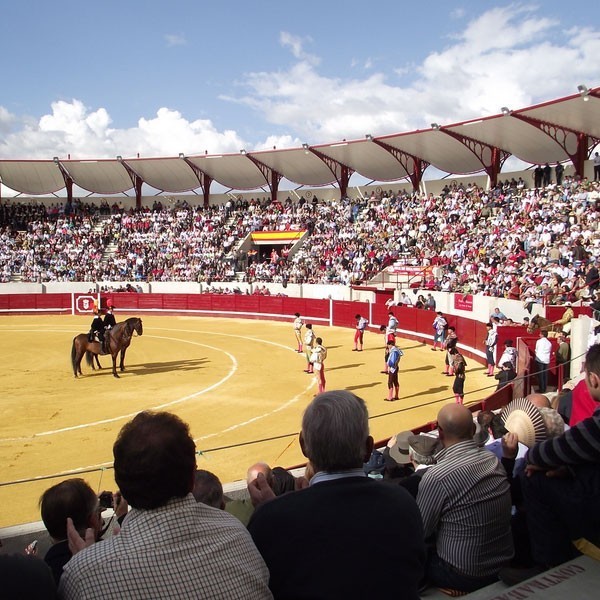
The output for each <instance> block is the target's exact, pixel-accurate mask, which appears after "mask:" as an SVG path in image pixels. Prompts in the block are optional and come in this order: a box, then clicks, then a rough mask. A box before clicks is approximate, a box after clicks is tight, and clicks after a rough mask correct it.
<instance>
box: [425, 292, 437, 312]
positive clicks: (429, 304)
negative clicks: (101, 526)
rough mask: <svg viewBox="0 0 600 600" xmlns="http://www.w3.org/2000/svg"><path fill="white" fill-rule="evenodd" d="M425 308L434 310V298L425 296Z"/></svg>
mask: <svg viewBox="0 0 600 600" xmlns="http://www.w3.org/2000/svg"><path fill="white" fill-rule="evenodd" d="M425 308H426V309H427V310H435V298H434V297H433V296H432V295H431V294H427V298H426V300H425Z"/></svg>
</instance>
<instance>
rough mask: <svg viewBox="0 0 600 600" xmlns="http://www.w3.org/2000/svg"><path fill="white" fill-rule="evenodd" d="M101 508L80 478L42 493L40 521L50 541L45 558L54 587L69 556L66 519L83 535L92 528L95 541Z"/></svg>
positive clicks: (97, 535) (92, 492)
mask: <svg viewBox="0 0 600 600" xmlns="http://www.w3.org/2000/svg"><path fill="white" fill-rule="evenodd" d="M101 510H102V509H101V508H100V507H99V504H98V497H97V496H96V493H95V492H94V490H93V489H92V488H91V487H90V486H89V485H88V484H87V483H86V482H85V481H84V480H83V479H79V478H76V479H67V480H66V481H63V482H61V483H58V484H56V485H53V486H52V487H51V488H48V489H47V490H46V491H45V492H44V493H43V494H42V497H41V498H40V511H41V513H42V521H44V525H45V526H46V529H47V530H48V533H49V534H50V537H51V538H52V542H53V543H52V546H50V548H49V550H48V552H47V553H46V556H44V560H45V561H46V563H47V564H48V566H49V567H50V568H51V569H52V574H53V575H54V581H55V582H56V585H57V586H58V583H59V581H60V578H61V576H62V573H63V567H64V566H65V565H66V564H67V563H68V562H69V560H70V559H71V556H72V555H71V551H70V550H69V542H68V541H67V518H70V519H71V520H72V521H73V526H74V527H75V529H77V532H78V533H79V534H81V535H84V534H85V531H86V529H88V528H91V529H92V530H93V532H94V540H98V539H99V537H100V533H101V532H102V525H103V522H102V517H101V515H100V513H101Z"/></svg>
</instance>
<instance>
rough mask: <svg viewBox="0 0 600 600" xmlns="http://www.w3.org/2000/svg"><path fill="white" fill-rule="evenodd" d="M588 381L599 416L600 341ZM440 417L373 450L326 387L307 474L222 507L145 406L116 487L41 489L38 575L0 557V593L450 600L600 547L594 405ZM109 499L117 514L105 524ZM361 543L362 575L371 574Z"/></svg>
mask: <svg viewBox="0 0 600 600" xmlns="http://www.w3.org/2000/svg"><path fill="white" fill-rule="evenodd" d="M296 318H298V319H299V318H300V316H299V315H298V316H297V317H296ZM297 343H298V351H299V352H300V351H302V345H301V344H302V341H301V340H300V339H299V338H298V339H297ZM391 343H392V345H393V342H391ZM583 377H584V379H585V382H586V386H587V389H588V391H589V393H590V394H591V397H592V398H593V400H594V401H595V403H596V404H595V408H597V406H598V403H599V402H600V345H594V346H592V347H591V348H590V349H589V350H588V352H587V355H586V359H585V368H584V375H583ZM437 425H438V428H437V430H436V431H434V432H432V433H429V434H420V435H413V434H412V432H410V431H406V432H401V433H399V434H397V435H396V436H394V437H393V438H392V439H391V440H390V442H389V443H388V446H387V447H386V448H385V449H383V451H380V450H375V449H374V444H373V438H372V437H371V436H370V434H369V425H368V412H367V407H366V405H365V403H364V401H363V400H362V399H361V398H359V397H358V396H356V395H355V394H353V393H352V392H350V391H347V390H333V391H329V392H323V393H319V394H318V395H316V396H315V398H314V399H313V400H312V402H311V403H310V404H309V405H308V407H307V408H306V410H305V412H304V415H303V418H302V425H301V432H300V436H299V442H300V447H301V449H302V451H303V453H304V455H305V456H306V458H307V460H308V464H307V467H306V470H305V473H304V475H302V476H300V477H294V476H293V475H292V474H291V473H289V472H288V471H286V470H285V469H283V468H280V467H276V468H273V469H271V468H270V467H269V465H267V464H265V463H257V464H254V465H252V466H251V467H250V468H249V469H248V473H247V491H248V497H247V498H245V499H234V500H232V499H231V498H228V497H226V496H225V495H224V493H223V486H222V484H221V482H220V481H219V478H218V477H217V476H216V475H215V474H214V473H211V472H209V471H206V470H198V469H197V465H196V458H197V454H196V447H195V443H194V441H193V438H192V436H191V433H190V430H189V427H188V425H187V424H186V423H184V422H183V421H182V420H181V419H180V418H179V417H177V416H175V415H173V414H171V413H167V412H142V413H139V414H138V415H136V416H135V417H134V418H133V419H132V420H131V421H129V422H128V423H127V424H126V425H125V426H124V427H123V428H122V429H121V431H120V433H119V434H118V437H117V440H116V441H115V443H114V446H113V456H114V471H115V481H116V483H117V486H118V488H119V489H118V491H117V492H115V493H114V494H111V493H108V494H107V493H102V494H100V495H99V496H97V495H96V493H95V492H94V491H93V490H92V489H91V488H90V486H89V485H88V484H87V483H86V482H85V481H84V480H82V479H67V480H66V481H63V482H61V483H58V484H56V485H53V486H52V487H50V488H48V489H47V490H46V492H44V494H43V495H42V498H41V500H40V509H41V514H42V519H43V521H44V524H45V525H46V527H47V529H48V531H49V533H50V535H51V538H52V546H51V547H50V549H49V550H48V552H47V553H46V554H45V556H44V557H43V560H44V561H45V563H46V566H44V564H43V563H42V561H41V560H40V558H38V557H35V556H29V557H23V556H7V555H4V556H0V572H2V574H3V591H4V592H7V593H9V594H10V593H12V592H14V591H15V590H18V591H19V592H21V593H22V592H23V590H26V592H27V597H31V598H54V597H56V595H58V597H59V598H62V599H69V598H77V599H82V598H99V597H102V598H124V597H127V598H149V597H156V598H159V597H160V598H182V597H210V598H228V599H230V598H244V599H252V598H261V599H262V598H265V599H266V598H272V597H274V598H290V597H294V598H328V599H333V598H345V599H347V598H367V597H376V596H377V597H378V596H382V595H385V594H386V593H389V590H391V589H393V590H394V591H395V593H397V594H398V595H399V596H400V597H402V598H414V599H417V598H418V597H419V594H420V592H421V591H422V590H424V589H425V588H426V587H427V586H436V587H438V588H440V589H442V590H444V591H446V592H447V593H448V594H450V595H452V596H456V595H461V594H464V593H467V592H470V591H474V590H477V589H480V588H482V587H484V586H486V585H488V584H491V583H493V582H495V581H498V578H499V577H500V578H501V579H503V580H504V581H505V582H508V583H516V582H518V581H520V580H523V579H524V578H528V577H530V576H532V575H535V574H539V573H541V572H542V571H543V570H545V569H548V568H550V567H554V566H557V565H560V564H562V563H564V562H565V561H568V560H570V559H572V558H575V557H577V556H579V555H580V554H581V553H586V554H593V553H594V552H598V548H600V518H599V517H598V511H597V500H598V498H600V478H599V477H598V474H599V473H600V471H599V470H598V464H599V461H600V410H596V411H595V412H593V414H591V415H588V416H587V417H585V418H582V420H580V421H579V422H577V423H576V422H575V421H573V422H571V427H570V428H569V427H568V426H567V425H566V424H565V421H564V420H563V418H562V417H561V415H560V414H559V413H558V412H557V411H556V410H554V409H553V408H551V406H550V403H549V401H548V398H547V396H545V395H543V394H539V393H536V394H531V395H530V396H528V397H527V398H525V399H518V400H515V401H513V402H512V403H511V404H509V405H508V406H507V407H505V408H504V409H503V410H502V412H501V413H500V414H496V413H493V412H490V411H482V412H481V413H479V414H477V415H473V414H472V413H471V412H470V411H469V410H468V409H467V408H466V407H464V406H462V405H461V404H458V403H457V404H446V405H444V406H443V407H442V408H441V409H440V411H439V413H438V418H437ZM106 496H108V498H106ZM107 507H112V509H113V511H114V514H112V515H111V516H110V517H107V518H106V519H103V518H102V515H103V511H104V510H106V508H107ZM368 551H372V552H373V553H376V556H377V559H376V564H377V568H376V576H372V577H365V576H363V574H364V569H365V567H366V566H368V561H367V562H366V563H365V552H368ZM28 553H29V554H31V555H35V549H34V548H31V547H30V548H29V549H28ZM350 574H357V575H359V576H354V575H350Z"/></svg>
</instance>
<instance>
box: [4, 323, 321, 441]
mask: <svg viewBox="0 0 600 600" xmlns="http://www.w3.org/2000/svg"><path fill="white" fill-rule="evenodd" d="M153 330H157V331H177V332H181V333H190V331H189V330H186V329H176V328H167V327H156V328H153ZM11 331H15V332H17V331H18V332H26V333H28V332H29V330H28V329H26V330H14V329H13V330H11ZM44 331H50V332H58V333H67V332H66V331H64V330H56V329H53V330H48V329H46V330H44ZM192 333H201V334H213V335H218V336H221V337H232V338H239V339H245V340H249V341H253V342H261V343H265V344H269V345H272V346H276V347H279V348H282V349H284V350H289V351H290V352H294V353H296V352H295V351H294V350H292V349H291V348H289V347H288V346H285V345H284V344H280V343H278V342H271V341H269V340H264V339H261V338H255V337H251V336H242V335H238V334H229V333H221V332H208V331H198V330H194V331H193V332H192ZM145 337H147V338H154V339H164V340H169V341H175V342H183V343H187V344H192V345H195V346H200V347H203V348H209V349H211V350H215V351H217V352H223V353H224V354H226V355H227V356H228V357H229V358H230V359H231V361H232V367H231V369H230V371H229V373H228V374H227V375H226V376H225V377H224V378H222V379H221V380H219V381H218V382H216V383H214V384H213V385H211V386H209V387H207V388H204V389H202V390H200V391H198V392H194V393H193V394H189V395H187V396H184V397H182V398H177V399H176V400H171V401H170V402H165V403H162V404H158V405H156V406H154V407H151V408H150V410H161V409H165V408H168V407H170V406H174V405H176V404H181V403H183V402H187V401H188V400H192V399H193V398H197V397H198V396H201V395H203V394H205V393H207V392H210V391H212V390H214V389H215V388H217V387H219V386H220V385H222V384H223V383H225V382H226V381H228V380H229V379H230V378H231V377H233V375H234V374H235V372H236V370H237V368H238V362H237V360H236V358H235V356H233V355H232V354H230V353H229V352H227V351H225V350H222V349H221V348H215V347H214V346H210V345H208V344H201V343H199V342H194V341H191V340H183V339H180V338H172V337H165V336H156V335H148V334H146V336H145ZM312 385H313V382H311V384H310V385H308V386H307V387H306V389H305V390H304V391H302V392H301V393H300V394H297V395H296V396H294V397H292V398H291V399H290V400H288V401H287V402H285V403H284V404H282V405H280V406H278V407H277V408H275V409H273V410H271V411H268V412H266V413H263V414H262V415H257V416H255V417H253V418H252V419H249V420H247V421H244V422H242V423H238V424H235V425H231V426H230V427H228V428H226V429H224V430H222V431H219V432H214V433H211V434H207V435H205V436H200V437H198V438H195V441H199V440H205V439H209V438H212V437H216V436H218V435H221V434H223V433H228V432H231V431H234V430H236V429H239V428H241V427H244V426H245V425H249V424H250V423H253V422H255V421H258V420H260V419H264V418H267V417H269V416H271V415H273V414H276V413H278V412H281V411H282V410H284V409H286V408H288V407H289V406H291V405H293V404H295V403H296V402H297V401H298V400H299V399H300V398H301V397H302V396H303V395H304V394H306V393H307V392H308V390H310V388H311V387H312ZM138 412H139V411H137V412H134V413H127V414H124V415H118V416H116V417H111V418H110V419H102V420H99V421H91V422H88V423H81V424H79V425H72V426H70V427H63V428H60V429H54V430H50V431H42V432H39V433H35V434H33V435H31V436H21V437H15V438H2V439H0V443H1V442H14V441H22V440H29V439H34V438H36V437H45V436H49V435H56V434H59V433H65V432H68V431H74V430H78V429H85V428H88V427H95V426H97V425H105V424H107V423H114V422H116V421H120V420H123V419H128V418H131V417H134V416H135V415H136V414H138Z"/></svg>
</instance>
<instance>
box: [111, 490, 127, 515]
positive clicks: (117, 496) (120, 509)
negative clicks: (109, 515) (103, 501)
mask: <svg viewBox="0 0 600 600" xmlns="http://www.w3.org/2000/svg"><path fill="white" fill-rule="evenodd" d="M113 510H114V511H115V517H117V519H120V518H121V517H122V516H124V515H126V514H127V512H128V511H129V504H127V500H125V498H123V496H122V495H121V492H119V491H118V490H117V491H116V492H115V493H114V494H113Z"/></svg>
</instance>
